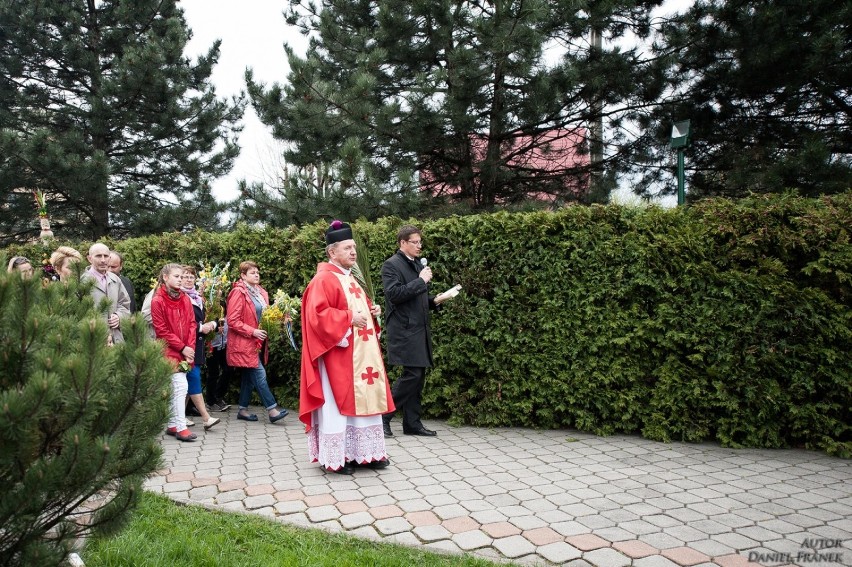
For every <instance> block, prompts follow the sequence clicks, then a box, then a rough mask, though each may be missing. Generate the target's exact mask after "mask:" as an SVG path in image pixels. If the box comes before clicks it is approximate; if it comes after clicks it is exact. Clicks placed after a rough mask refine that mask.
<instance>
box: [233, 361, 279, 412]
mask: <svg viewBox="0 0 852 567" xmlns="http://www.w3.org/2000/svg"><path fill="white" fill-rule="evenodd" d="M252 390H257V393H258V394H260V401H261V402H263V406H264V407H265V408H266V409H268V410H271V409H273V408H276V407H278V402H276V401H275V396H273V395H272V390H270V389H269V384H267V383H266V369H265V368H264V367H263V364H262V363H261V362H260V357H259V356H258V357H257V368H243V369H242V380H241V382H240V401H239V405H240V409H243V408H247V407H248V405H249V403H250V402H251V392H252Z"/></svg>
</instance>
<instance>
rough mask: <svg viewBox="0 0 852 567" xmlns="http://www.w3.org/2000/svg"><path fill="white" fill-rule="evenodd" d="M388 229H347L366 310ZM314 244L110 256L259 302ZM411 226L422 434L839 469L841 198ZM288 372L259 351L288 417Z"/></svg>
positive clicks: (185, 242)
mask: <svg viewBox="0 0 852 567" xmlns="http://www.w3.org/2000/svg"><path fill="white" fill-rule="evenodd" d="M403 222H404V221H403V220H401V219H397V218H386V219H382V220H380V221H377V222H374V223H367V222H358V223H355V228H356V230H357V232H358V233H359V234H360V236H361V237H362V238H363V239H364V240H365V242H366V244H367V248H368V250H369V255H370V267H371V274H372V280H373V282H374V285H375V286H376V293H377V295H378V296H379V298H378V300H379V301H381V302H383V299H382V297H381V293H382V291H381V285H380V283H381V278H380V274H379V270H380V267H381V263H382V261H383V260H384V259H385V258H386V257H387V256H389V255H390V254H391V253H393V252H394V250H395V242H394V236H395V232H396V229H397V228H398V226H399V225H400V224H402V223H403ZM324 226H325V225H324V223H317V224H314V225H311V226H306V227H303V228H301V229H296V228H295V227H291V228H287V229H264V230H255V229H251V228H246V227H243V228H240V229H238V230H236V231H234V232H230V233H218V234H214V233H202V232H197V233H191V234H164V235H162V236H158V237H146V238H135V239H131V240H126V241H122V242H117V243H114V246H115V247H116V248H117V249H118V250H120V251H122V252H123V253H124V254H125V262H126V267H125V274H126V275H128V276H129V277H130V278H131V279H132V280H133V281H134V282H135V283H136V285H137V290H138V293H139V294H140V295H141V294H144V292H145V291H146V289H147V287H148V282H149V280H150V278H151V276H152V275H153V274H154V273H155V272H156V271H157V269H158V267H159V266H161V265H162V264H163V263H164V262H166V261H171V260H174V259H180V260H181V261H183V262H197V261H200V260H205V259H206V260H209V261H211V262H220V263H221V262H225V261H231V262H232V265H233V264H236V263H238V262H239V261H240V260H242V259H252V260H254V261H256V262H258V263H259V264H260V265H261V267H262V280H263V284H264V285H265V286H266V287H267V289H270V290H273V289H278V288H281V289H284V290H285V291H287V292H288V293H290V294H299V293H300V292H301V290H302V289H303V288H304V286H305V285H306V284H307V282H308V281H309V279H310V277H311V276H312V275H313V273H314V270H315V266H316V263H317V262H318V261H321V260H322V259H323V246H322V232H323V230H324ZM421 226H422V228H423V230H424V242H425V243H426V245H425V248H424V255H425V256H427V257H428V258H429V265H430V266H432V267H433V270H434V273H435V279H434V280H433V285H432V287H433V288H434V289H435V290H436V291H440V290H443V289H445V288H447V287H449V286H451V285H453V284H457V283H458V284H461V285H462V286H463V287H464V293H463V294H462V295H461V296H459V297H458V298H456V299H455V300H453V301H452V302H451V303H449V304H448V305H447V306H446V307H445V308H444V309H443V310H441V311H440V312H439V313H437V314H435V315H434V317H433V324H432V328H433V337H434V342H435V362H436V366H435V368H434V369H433V370H432V371H431V372H430V374H429V376H428V379H427V388H426V391H425V393H424V397H425V400H424V406H425V408H426V410H427V411H428V413H429V414H430V415H432V416H435V417H440V418H447V419H449V420H450V422H452V423H468V424H473V425H477V426H486V427H488V426H495V427H496V426H509V425H517V426H530V427H542V428H556V427H574V428H578V429H581V430H585V431H591V432H594V433H596V434H601V435H607V434H613V433H618V432H626V433H634V432H635V433H641V434H642V435H643V436H645V437H648V438H651V439H657V440H662V441H669V440H683V441H690V442H698V441H703V440H716V441H718V442H720V443H722V444H724V445H726V446H732V447H743V446H749V447H785V446H802V447H808V448H816V449H820V450H824V451H827V452H828V453H831V454H836V455H841V456H845V457H849V456H850V455H852V410H851V409H850V408H852V348H850V347H852V341H851V340H850V338H852V309H850V305H852V243H850V227H852V193H847V194H844V195H839V196H834V197H827V198H823V199H818V200H813V199H804V198H799V197H796V196H793V195H782V196H771V197H754V198H749V199H745V200H740V201H729V200H708V201H703V202H701V203H698V204H696V205H694V206H692V207H690V208H687V209H677V210H671V209H670V210H665V209H660V208H654V207H651V208H636V207H622V206H592V207H581V206H576V207H569V208H566V209H563V210H560V211H557V212H534V213H515V214H510V213H496V214H484V215H475V216H464V217H451V218H445V219H438V220H433V221H428V222H424V223H422V224H421ZM33 252H38V251H37V250H35V251H33ZM297 330H298V329H297ZM298 356H299V355H298V353H297V352H294V351H292V350H291V349H290V347H289V346H288V345H284V344H282V345H278V346H277V347H276V348H275V349H273V356H272V361H271V363H270V365H269V369H268V370H269V373H270V377H271V381H272V384H273V385H274V386H275V388H276V391H277V393H278V394H279V396H281V398H282V399H284V400H285V401H286V402H287V403H289V404H295V403H296V399H297V394H298V372H299V370H298V369H299V362H298Z"/></svg>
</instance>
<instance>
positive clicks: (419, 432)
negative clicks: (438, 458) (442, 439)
mask: <svg viewBox="0 0 852 567" xmlns="http://www.w3.org/2000/svg"><path fill="white" fill-rule="evenodd" d="M402 432H403V434H405V435H420V436H421V437H435V436H436V435H438V433H437V432H436V431H432V430H431V429H426V428H425V427H423V426H422V425H421V426H420V427H418V428H417V429H408V430H405V429H403V430H402Z"/></svg>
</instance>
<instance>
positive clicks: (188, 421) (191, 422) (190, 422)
mask: <svg viewBox="0 0 852 567" xmlns="http://www.w3.org/2000/svg"><path fill="white" fill-rule="evenodd" d="M193 425H195V422H194V421H192V420H191V419H189V418H187V420H186V426H187V427H192V426H193Z"/></svg>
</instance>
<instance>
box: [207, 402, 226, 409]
mask: <svg viewBox="0 0 852 567" xmlns="http://www.w3.org/2000/svg"><path fill="white" fill-rule="evenodd" d="M230 407H231V406H229V405H224V406H223V405H222V404H220V403H219V402H216V403H215V404H213V405H212V406H210V411H228V408H230Z"/></svg>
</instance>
